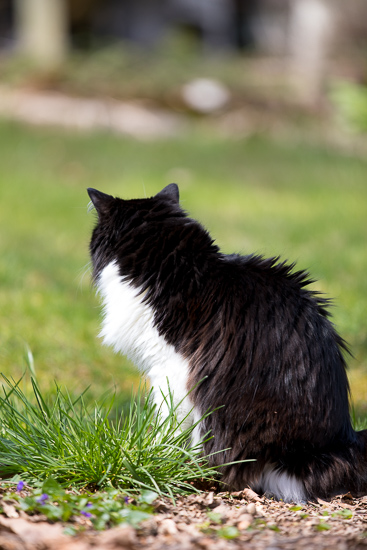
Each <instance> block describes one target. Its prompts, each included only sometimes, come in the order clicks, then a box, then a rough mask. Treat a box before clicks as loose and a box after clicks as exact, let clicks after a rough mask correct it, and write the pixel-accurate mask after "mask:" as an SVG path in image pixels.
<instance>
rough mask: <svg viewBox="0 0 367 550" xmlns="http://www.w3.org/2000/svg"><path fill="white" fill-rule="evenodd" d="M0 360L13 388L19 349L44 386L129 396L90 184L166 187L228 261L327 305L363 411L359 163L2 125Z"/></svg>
mask: <svg viewBox="0 0 367 550" xmlns="http://www.w3.org/2000/svg"><path fill="white" fill-rule="evenodd" d="M0 166H1V171H0V258H1V262H0V326H1V332H0V364H1V370H2V371H3V372H4V373H5V374H6V376H10V375H11V376H12V377H13V378H14V379H18V378H20V376H21V375H22V372H23V371H24V368H25V365H26V355H27V350H28V349H30V350H31V351H32V353H33V356H34V360H35V364H36V366H37V377H38V379H39V381H40V385H41V387H42V388H47V387H52V384H53V380H56V381H57V383H58V384H60V385H65V386H66V387H67V388H68V390H69V391H70V393H71V394H75V395H80V393H81V392H82V391H83V389H84V388H85V387H86V386H88V385H91V388H90V395H91V399H94V398H96V397H98V395H100V394H101V392H103V391H104V390H106V391H107V390H109V389H110V388H111V387H113V386H115V387H116V395H117V398H118V399H120V398H121V400H122V401H124V400H126V399H129V395H130V391H131V387H132V385H135V387H136V386H137V383H138V378H139V377H138V375H137V373H136V371H135V369H134V367H133V366H132V365H131V364H129V363H128V362H127V360H126V359H124V358H123V357H119V356H116V355H114V354H113V352H112V351H111V350H109V349H106V348H103V347H102V346H101V343H100V341H99V340H98V338H97V334H98V331H99V323H100V310H99V304H98V300H97V298H96V297H95V295H94V290H93V289H92V287H91V283H90V277H89V267H88V262H89V258H88V241H89V236H90V232H91V229H92V227H93V224H94V218H93V215H92V214H88V213H87V204H88V197H87V194H86V191H85V188H86V187H89V186H90V187H96V188H97V189H98V188H99V189H101V190H103V191H105V192H108V193H111V194H118V195H120V196H123V197H126V198H129V197H137V196H144V195H145V194H146V195H151V194H154V193H156V192H157V191H158V190H160V189H161V188H162V187H163V186H164V185H165V184H167V183H169V182H170V181H177V183H178V184H179V185H180V189H181V197H182V205H183V207H184V208H186V209H187V210H188V211H189V212H190V213H191V214H192V215H193V216H194V217H196V218H198V219H199V220H200V221H202V222H203V223H204V225H206V227H207V228H208V229H209V230H210V231H211V233H212V235H213V236H214V237H215V238H216V240H217V242H218V244H219V245H220V246H221V247H222V248H223V249H224V250H225V251H227V252H233V251H235V252H242V253H245V254H247V253H250V252H260V253H264V254H266V255H278V254H280V255H281V256H282V257H285V258H289V259H290V260H292V261H293V260H296V261H298V265H299V267H300V268H309V269H310V271H311V273H312V275H313V276H314V277H316V278H318V279H319V282H318V283H317V284H316V286H317V288H318V289H319V290H321V291H323V292H325V293H326V294H327V295H328V296H331V297H333V298H334V299H335V304H336V306H337V307H335V308H333V314H334V322H335V324H336V325H337V328H338V329H339V331H340V332H341V334H342V335H343V336H344V337H345V338H346V339H347V340H348V341H349V343H350V345H351V348H352V351H353V353H354V356H355V359H351V360H349V363H350V365H351V369H350V378H351V382H352V390H353V397H354V401H355V407H356V411H357V415H358V414H359V413H360V412H361V411H362V412H363V408H364V403H366V402H367V340H366V312H367V298H366V297H367V279H366V276H365V274H366V272H367V254H366V242H367V224H366V214H367V206H366V205H367V185H366V181H367V161H366V160H365V159H361V158H357V157H355V158H354V157H353V156H352V155H349V156H347V155H343V154H341V153H339V152H333V151H329V150H327V149H323V148H319V147H316V146H310V145H302V144H296V143H293V144H289V143H284V142H282V141H280V140H279V141H274V140H271V139H268V138H266V136H257V137H253V138H251V139H247V140H244V139H243V140H224V139H221V138H219V137H216V136H214V135H210V136H209V135H207V134H204V133H200V132H195V130H194V131H193V134H192V135H190V136H189V137H182V138H177V139H170V140H161V141H156V142H151V143H148V142H144V143H141V142H138V141H135V140H130V139H123V138H120V137H116V136H113V135H107V134H90V135H87V134H85V135H80V134H76V133H74V134H73V133H68V132H64V131H60V130H56V129H34V128H33V129H30V128H27V127H23V126H21V125H17V124H13V123H7V122H2V123H0Z"/></svg>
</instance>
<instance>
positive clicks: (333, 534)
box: [0, 489, 367, 550]
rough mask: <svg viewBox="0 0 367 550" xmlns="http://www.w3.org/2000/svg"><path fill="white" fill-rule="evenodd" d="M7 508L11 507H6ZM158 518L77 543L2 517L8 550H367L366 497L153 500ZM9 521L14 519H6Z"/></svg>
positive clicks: (40, 520)
mask: <svg viewBox="0 0 367 550" xmlns="http://www.w3.org/2000/svg"><path fill="white" fill-rule="evenodd" d="M1 504H2V506H3V508H4V502H2V503H1ZM154 509H155V514H154V515H153V516H151V518H150V519H148V520H146V521H144V522H142V523H141V524H140V526H139V527H137V528H134V527H132V526H130V525H127V524H123V525H122V526H119V527H115V528H113V529H110V530H106V531H104V532H102V533H101V532H96V531H93V529H92V528H91V524H90V522H89V520H88V519H87V518H83V519H79V520H77V521H78V525H79V526H80V527H83V528H84V529H85V530H84V531H82V532H80V534H78V535H76V536H74V537H72V536H70V535H66V534H64V533H63V526H62V524H54V525H52V524H50V523H47V522H45V518H44V517H42V516H40V515H38V516H37V515H36V516H31V517H29V516H27V515H26V514H25V513H24V512H20V514H19V513H18V512H17V511H16V510H15V508H14V506H13V504H12V502H11V501H7V505H6V506H5V508H4V512H5V514H4V515H3V516H0V547H1V548H2V549H4V550H18V549H19V550H20V549H22V550H38V549H41V548H42V550H51V549H52V550H89V549H92V548H98V549H101V550H102V549H103V550H104V549H106V550H113V549H115V548H116V549H118V548H122V549H128V550H140V549H141V550H143V549H148V548H149V549H151V550H162V549H167V550H168V549H170V550H171V549H172V550H174V549H177V550H186V549H206V548H210V549H212V550H225V549H233V550H237V549H238V550H240V549H242V548H243V549H246V548H248V549H254V550H265V549H266V550H276V549H279V550H283V549H284V550H286V549H289V550H294V549H298V548H300V549H303V548H309V549H310V548H315V549H333V550H346V549H362V548H367V497H363V498H359V499H355V498H352V497H351V495H349V494H347V495H341V496H338V497H336V498H334V499H332V500H331V501H328V502H325V501H321V500H319V501H318V502H317V503H316V502H315V503H312V504H307V505H306V504H305V505H292V504H285V503H282V502H274V501H273V500H269V499H267V498H265V497H260V496H258V495H257V494H256V493H254V492H253V491H251V490H250V489H245V490H244V491H241V492H237V493H216V492H213V491H211V492H203V493H201V494H198V495H195V494H193V495H190V496H187V497H179V498H178V499H177V501H176V504H175V505H174V504H173V503H172V502H171V501H169V500H168V499H161V498H160V499H157V500H156V501H155V502H154ZM6 516H7V517H6Z"/></svg>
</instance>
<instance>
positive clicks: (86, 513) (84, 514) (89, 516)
mask: <svg viewBox="0 0 367 550" xmlns="http://www.w3.org/2000/svg"><path fill="white" fill-rule="evenodd" d="M80 513H81V514H82V515H83V516H85V517H86V518H91V517H92V514H91V513H90V512H86V511H85V510H82V511H81V512H80Z"/></svg>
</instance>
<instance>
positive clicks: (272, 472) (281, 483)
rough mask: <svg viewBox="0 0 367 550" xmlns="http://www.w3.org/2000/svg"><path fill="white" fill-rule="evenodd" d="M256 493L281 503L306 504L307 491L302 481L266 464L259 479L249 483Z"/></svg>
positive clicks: (272, 465) (273, 465)
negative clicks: (271, 497)
mask: <svg viewBox="0 0 367 550" xmlns="http://www.w3.org/2000/svg"><path fill="white" fill-rule="evenodd" d="M250 486H251V488H252V489H253V490H254V491H256V492H257V493H265V494H267V495H269V496H273V497H275V498H276V499H277V500H282V501H283V502H297V503H299V502H307V500H308V497H307V491H306V489H305V485H304V483H303V481H301V480H300V479H298V478H297V477H296V476H295V475H293V474H289V473H288V472H286V471H285V470H281V469H279V467H277V466H276V464H266V465H265V467H264V469H263V471H262V472H261V474H260V476H259V478H258V479H257V480H256V481H255V482H253V483H250Z"/></svg>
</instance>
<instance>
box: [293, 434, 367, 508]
mask: <svg viewBox="0 0 367 550" xmlns="http://www.w3.org/2000/svg"><path fill="white" fill-rule="evenodd" d="M354 436H355V437H354V439H353V440H352V441H350V442H349V443H348V444H347V445H345V446H341V445H340V446H338V447H337V448H334V449H330V450H329V451H328V452H325V453H322V454H321V455H318V456H317V458H316V457H315V458H314V460H313V461H311V463H310V464H309V468H308V472H307V473H306V472H305V474H304V476H303V482H304V486H305V489H306V491H307V493H308V495H309V498H311V499H314V498H317V497H319V498H329V497H332V496H335V495H337V494H342V493H348V492H349V493H351V494H352V495H353V496H361V495H367V430H362V431H359V432H354Z"/></svg>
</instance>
